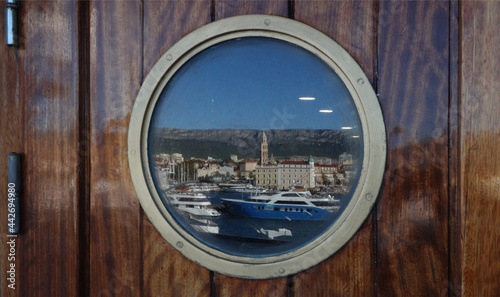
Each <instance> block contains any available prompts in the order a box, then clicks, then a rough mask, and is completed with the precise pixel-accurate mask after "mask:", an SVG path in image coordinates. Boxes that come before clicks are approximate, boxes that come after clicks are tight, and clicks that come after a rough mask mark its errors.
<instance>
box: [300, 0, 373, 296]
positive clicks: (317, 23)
mask: <svg viewBox="0 0 500 297" xmlns="http://www.w3.org/2000/svg"><path fill="white" fill-rule="evenodd" d="M374 8H375V3H374V2H372V1H352V2H348V1H339V2H337V1H331V2H329V1H297V2H296V3H295V13H294V14H295V18H296V19H297V20H298V21H301V22H304V23H306V24H308V25H310V26H313V27H315V28H316V29H318V30H320V31H322V32H323V33H325V34H327V35H328V36H330V37H331V38H332V39H333V40H335V41H336V42H337V43H339V44H340V46H342V47H343V48H344V49H345V50H346V51H347V52H348V53H349V54H350V55H351V56H352V57H353V58H354V59H355V60H356V61H357V62H358V63H359V65H360V66H361V68H362V69H363V71H364V72H365V73H366V75H367V76H368V78H369V80H370V81H371V82H373V81H374V76H373V69H374V65H375V63H374V56H375V53H374V48H375V46H374V44H375V32H374V28H375V15H374V13H375V10H374ZM373 218H374V216H373V215H370V216H369V217H368V218H367V221H366V222H365V223H364V225H363V226H362V227H361V229H360V230H359V231H358V232H357V233H356V235H355V236H354V237H353V238H352V239H351V240H350V241H349V243H347V245H346V246H345V247H343V248H342V249H341V250H340V251H339V252H337V253H336V254H335V255H334V256H332V257H330V258H329V259H327V260H326V261H325V262H323V263H321V264H319V265H318V266H316V267H314V268H312V269H309V270H307V271H305V272H303V273H299V274H298V275H296V276H295V277H294V279H293V280H294V282H293V291H294V294H295V295H294V296H370V295H373V292H374V290H375V289H374V286H375V285H374V282H373V280H374V263H375V258H374V250H373V247H374V231H373V230H374V229H373V228H374V225H373ZM318 280H321V281H318Z"/></svg>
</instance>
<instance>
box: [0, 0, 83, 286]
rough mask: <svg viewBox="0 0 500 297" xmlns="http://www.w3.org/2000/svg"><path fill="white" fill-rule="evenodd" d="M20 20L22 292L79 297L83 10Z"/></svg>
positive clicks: (25, 12)
mask: <svg viewBox="0 0 500 297" xmlns="http://www.w3.org/2000/svg"><path fill="white" fill-rule="evenodd" d="M20 20H21V22H20V24H22V26H21V31H20V34H21V47H20V49H19V51H18V54H19V107H20V114H17V116H19V122H18V124H17V125H18V127H17V129H22V131H21V130H17V132H19V133H20V134H19V137H20V145H19V150H20V152H21V153H22V154H23V155H24V159H23V171H24V178H23V182H24V192H23V200H22V202H21V204H22V218H21V220H22V226H21V228H22V233H21V235H19V237H18V238H17V240H18V242H17V245H16V249H17V257H16V280H17V287H16V290H17V293H18V294H19V296H78V294H79V292H78V288H79V287H78V271H79V266H78V265H79V262H78V259H79V237H78V234H79V221H78V206H79V203H78V198H79V193H78V191H79V189H78V135H79V133H78V130H79V125H78V112H79V109H78V108H79V105H78V99H79V84H78V79H79V71H78V66H79V64H78V58H79V55H78V54H79V48H78V23H77V21H78V5H77V3H76V2H65V1H51V2H43V3H41V2H31V1H29V2H23V5H22V8H21V10H20ZM2 42H3V41H2ZM3 46H5V45H4V44H2V47H3ZM14 75H15V74H14ZM9 100H14V102H15V100H16V97H15V96H13V97H12V98H9ZM11 116H15V114H14V115H11ZM13 120H14V119H13ZM11 124H12V125H16V121H15V120H14V121H13V122H12V123H10V124H9V125H11ZM2 129H3V127H2ZM14 129H16V127H14ZM14 131H16V130H14ZM10 141H12V142H13V143H15V142H17V140H16V139H12V138H11V139H10ZM2 153H3V152H2Z"/></svg>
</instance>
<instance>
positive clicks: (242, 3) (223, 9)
mask: <svg viewBox="0 0 500 297" xmlns="http://www.w3.org/2000/svg"><path fill="white" fill-rule="evenodd" d="M214 2H215V20H219V19H223V18H228V17H232V16H238V15H244V14H271V15H278V16H283V17H286V16H288V1H287V0H273V1H266V0H235V1H223V0H215V1H214Z"/></svg>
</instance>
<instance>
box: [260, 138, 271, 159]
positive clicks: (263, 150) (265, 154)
mask: <svg viewBox="0 0 500 297" xmlns="http://www.w3.org/2000/svg"><path fill="white" fill-rule="evenodd" d="M267 163H269V150H268V148H267V136H266V133H265V132H262V142H261V143H260V165H264V164H267Z"/></svg>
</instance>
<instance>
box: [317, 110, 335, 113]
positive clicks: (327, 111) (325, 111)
mask: <svg viewBox="0 0 500 297" xmlns="http://www.w3.org/2000/svg"><path fill="white" fill-rule="evenodd" d="M319 112H322V113H332V112H333V110H331V109H320V110H319Z"/></svg>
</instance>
